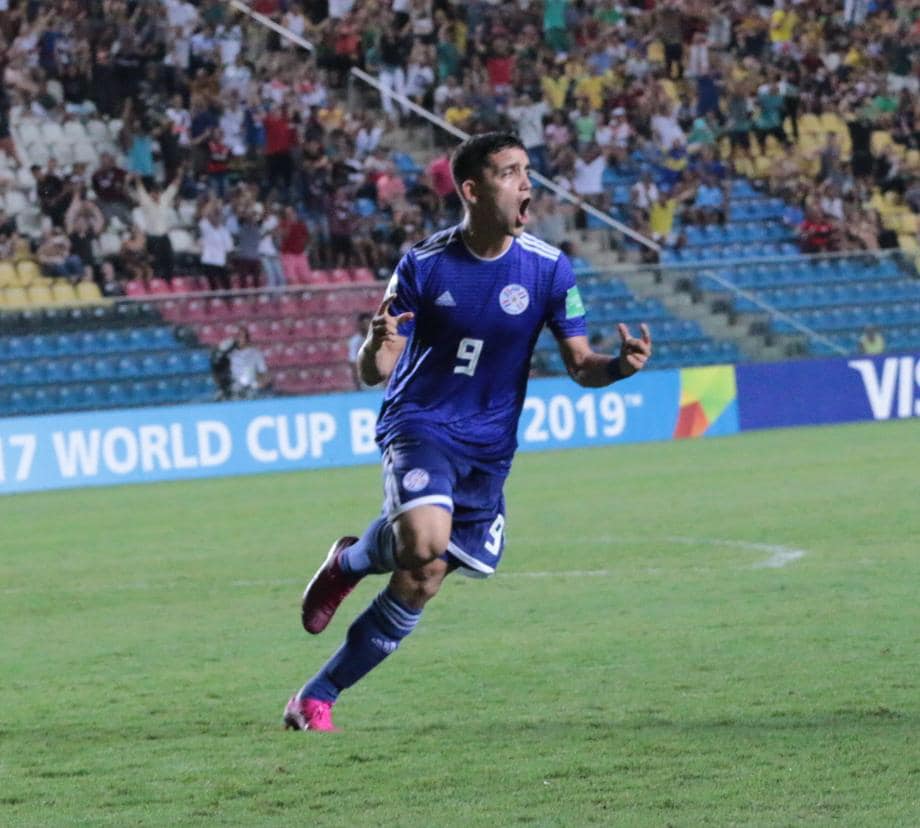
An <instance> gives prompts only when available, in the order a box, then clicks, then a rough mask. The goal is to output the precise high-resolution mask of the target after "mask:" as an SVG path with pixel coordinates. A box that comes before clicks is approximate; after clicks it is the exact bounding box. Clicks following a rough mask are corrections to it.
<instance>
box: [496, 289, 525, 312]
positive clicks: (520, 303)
mask: <svg viewBox="0 0 920 828" xmlns="http://www.w3.org/2000/svg"><path fill="white" fill-rule="evenodd" d="M498 304H499V305H501V306H502V310H503V311H504V312H505V313H507V314H510V315H511V316H517V315H518V314H519V313H523V312H524V311H525V310H527V306H528V305H529V304H530V294H529V293H528V292H527V288H525V287H524V286H523V285H517V284H511V285H505V287H503V288H502V292H501V293H500V294H498Z"/></svg>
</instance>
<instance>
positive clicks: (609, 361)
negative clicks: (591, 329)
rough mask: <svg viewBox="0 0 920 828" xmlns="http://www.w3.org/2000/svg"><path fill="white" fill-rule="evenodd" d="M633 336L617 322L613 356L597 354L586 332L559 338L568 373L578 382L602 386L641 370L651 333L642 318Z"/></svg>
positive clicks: (648, 351)
mask: <svg viewBox="0 0 920 828" xmlns="http://www.w3.org/2000/svg"><path fill="white" fill-rule="evenodd" d="M639 330H640V334H641V335H640V336H639V337H635V336H633V335H632V334H631V333H630V332H629V328H627V327H626V325H624V324H623V323H622V322H621V323H620V324H619V325H617V332H618V333H619V335H620V352H619V353H618V354H615V355H614V356H610V355H608V354H599V353H597V352H596V351H594V350H592V349H591V345H590V344H589V343H588V338H587V337H586V336H573V337H569V338H567V339H562V340H560V341H559V351H560V353H561V354H562V358H563V359H564V360H565V364H566V368H568V371H569V375H570V376H571V377H572V379H573V380H575V382H577V383H578V384H579V385H583V386H585V387H587V388H601V387H603V386H605V385H610V384H611V383H613V382H616V381H617V380H621V379H625V378H626V377H631V376H632V375H633V374H635V373H636V371H641V370H642V369H643V368H644V367H645V364H646V363H647V362H648V361H649V359H650V358H651V356H652V335H651V333H650V332H649V329H648V325H646V324H645V323H644V322H643V323H642V324H641V325H640V326H639Z"/></svg>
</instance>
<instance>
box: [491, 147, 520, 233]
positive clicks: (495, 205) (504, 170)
mask: <svg viewBox="0 0 920 828" xmlns="http://www.w3.org/2000/svg"><path fill="white" fill-rule="evenodd" d="M529 172H530V161H529V160H528V158H527V153H526V152H525V151H524V150H522V149H519V148H518V147H509V148H508V149H503V150H500V151H499V152H496V153H493V154H492V155H490V156H489V160H488V164H487V165H486V167H485V169H484V170H483V181H482V185H483V186H482V187H481V188H480V192H481V202H482V203H481V210H480V211H479V212H480V214H481V215H482V216H483V219H484V220H489V221H490V222H494V226H497V227H500V228H501V229H502V230H503V231H504V232H505V233H506V234H507V235H511V236H519V235H521V233H523V232H524V228H525V226H526V225H527V221H528V219H529V218H530V216H529V213H528V208H529V207H530V199H531V189H532V188H531V183H530V176H529V175H528V173H529Z"/></svg>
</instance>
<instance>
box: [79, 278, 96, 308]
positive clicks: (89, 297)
mask: <svg viewBox="0 0 920 828" xmlns="http://www.w3.org/2000/svg"><path fill="white" fill-rule="evenodd" d="M77 299H78V300H79V301H80V302H86V303H94V302H101V301H102V293H100V291H99V286H98V285H97V284H96V283H95V282H79V283H78V284H77Z"/></svg>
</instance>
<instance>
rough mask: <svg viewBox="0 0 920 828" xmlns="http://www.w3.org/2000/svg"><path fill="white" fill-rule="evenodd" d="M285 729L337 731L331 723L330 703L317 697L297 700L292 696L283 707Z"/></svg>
mask: <svg viewBox="0 0 920 828" xmlns="http://www.w3.org/2000/svg"><path fill="white" fill-rule="evenodd" d="M284 727H285V730H324V731H326V732H338V731H339V730H340V729H341V728H338V727H336V726H335V725H334V724H333V723H332V703H330V702H325V701H320V700H319V699H302V700H298V699H297V696H293V697H292V698H291V700H290V701H289V702H288V703H287V707H285V708H284Z"/></svg>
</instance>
